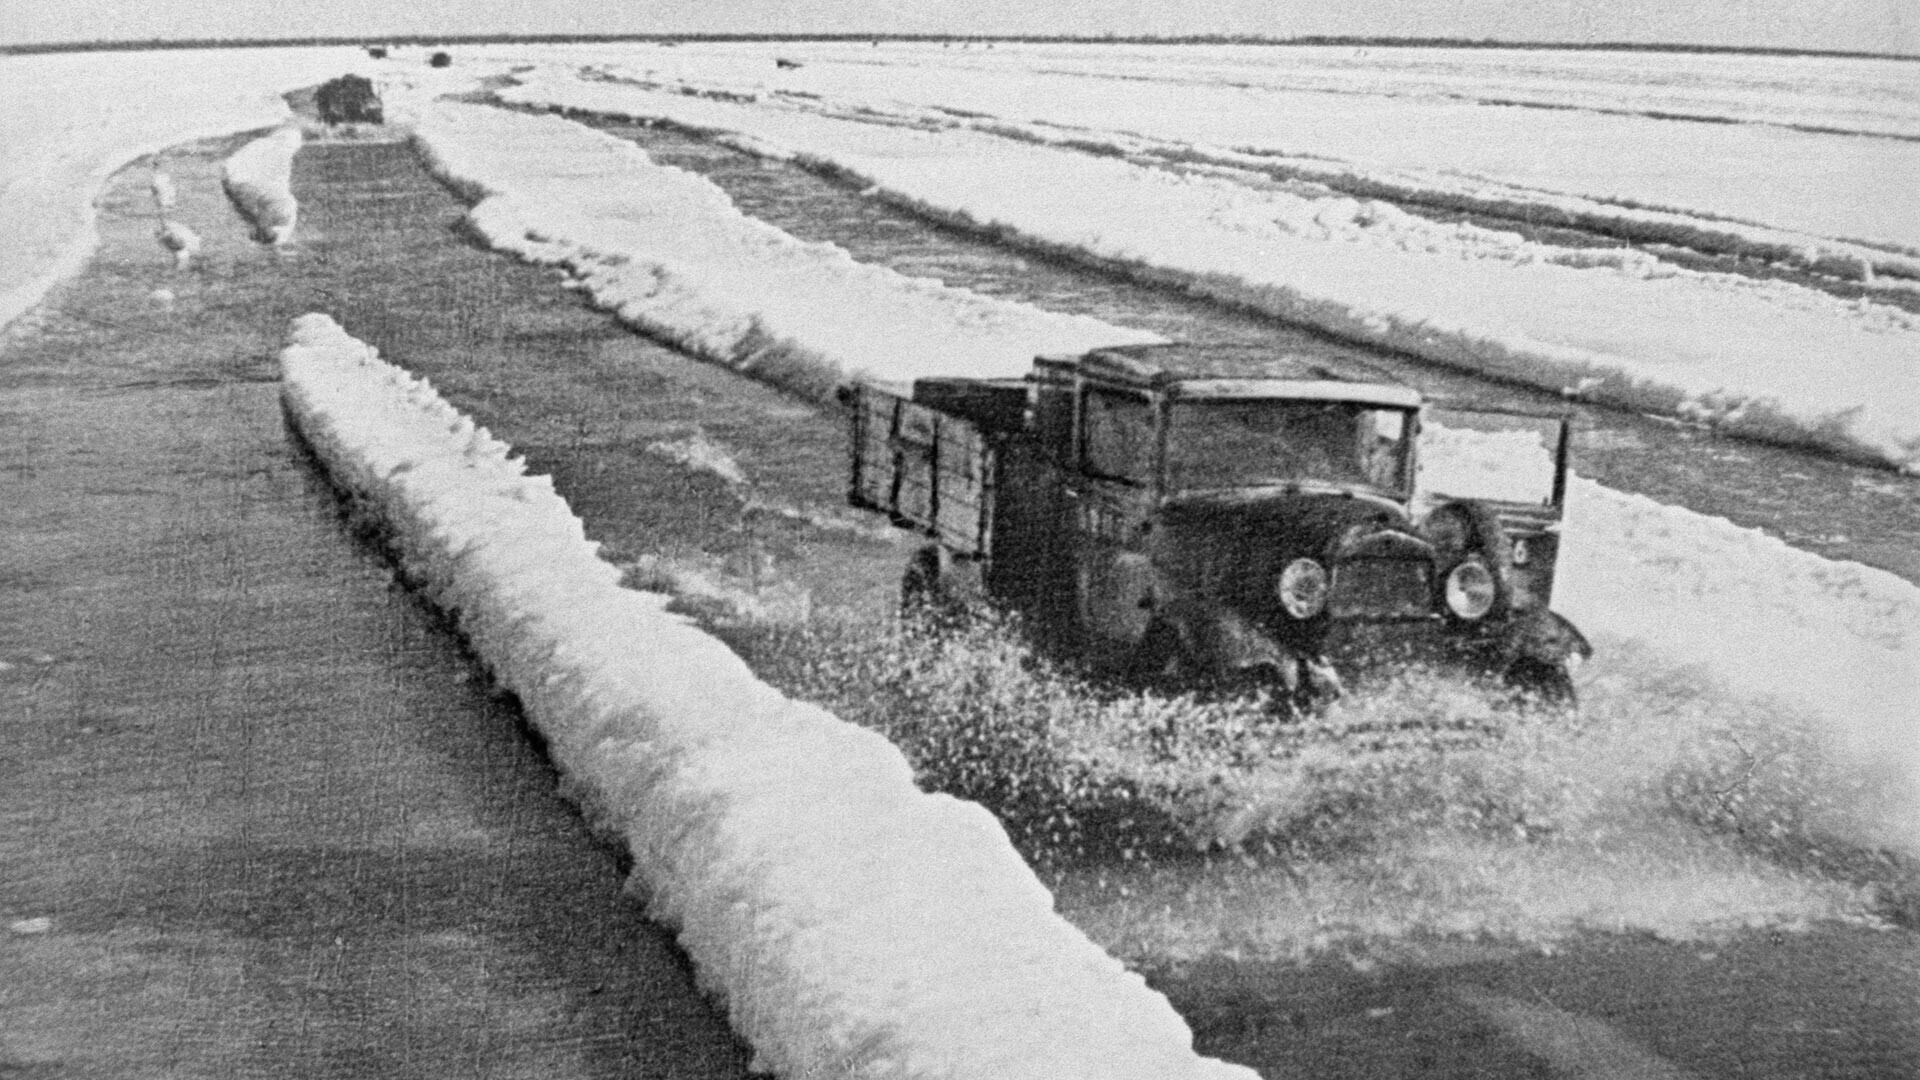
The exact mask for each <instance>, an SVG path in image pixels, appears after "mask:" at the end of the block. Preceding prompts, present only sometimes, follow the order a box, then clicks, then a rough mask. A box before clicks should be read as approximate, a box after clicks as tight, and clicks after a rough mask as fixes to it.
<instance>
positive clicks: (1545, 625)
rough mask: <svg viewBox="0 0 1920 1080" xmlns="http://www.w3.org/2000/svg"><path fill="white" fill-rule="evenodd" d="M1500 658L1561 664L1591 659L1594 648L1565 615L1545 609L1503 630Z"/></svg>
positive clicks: (1534, 612) (1529, 613) (1527, 615)
mask: <svg viewBox="0 0 1920 1080" xmlns="http://www.w3.org/2000/svg"><path fill="white" fill-rule="evenodd" d="M1500 655H1501V657H1502V659H1504V660H1506V661H1508V662H1512V661H1515V660H1537V661H1539V662H1540V663H1543V664H1551V665H1558V664H1562V663H1564V662H1566V661H1567V660H1568V659H1570V658H1572V657H1575V656H1577V657H1579V658H1580V659H1582V660H1585V659H1587V658H1588V657H1590V656H1592V655H1593V646H1592V644H1590V643H1589V642H1588V641H1587V636H1586V635H1585V634H1582V633H1581V632H1580V630H1579V628H1578V627H1576V626H1574V625H1573V624H1572V623H1570V622H1568V621H1567V620H1566V618H1565V617H1564V616H1562V615H1561V614H1559V613H1558V612H1554V611H1548V610H1546V609H1545V608H1542V609H1540V610H1537V611H1530V612H1528V613H1526V614H1525V615H1522V616H1520V617H1519V618H1517V619H1515V620H1513V621H1512V622H1511V623H1509V624H1507V626H1506V627H1505V628H1504V629H1503V630H1501V632H1500Z"/></svg>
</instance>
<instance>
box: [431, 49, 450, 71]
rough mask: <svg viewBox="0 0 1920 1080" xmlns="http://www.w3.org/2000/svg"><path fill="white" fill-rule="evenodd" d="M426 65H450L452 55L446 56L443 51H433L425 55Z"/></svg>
mask: <svg viewBox="0 0 1920 1080" xmlns="http://www.w3.org/2000/svg"><path fill="white" fill-rule="evenodd" d="M427 66H428V67H452V66H453V57H451V56H448V55H447V54H446V53H443V52H437V53H434V54H433V55H432V56H429V57H427Z"/></svg>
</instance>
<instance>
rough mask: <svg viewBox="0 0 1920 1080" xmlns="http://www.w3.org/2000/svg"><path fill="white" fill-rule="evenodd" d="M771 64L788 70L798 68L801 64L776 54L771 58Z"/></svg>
mask: <svg viewBox="0 0 1920 1080" xmlns="http://www.w3.org/2000/svg"><path fill="white" fill-rule="evenodd" d="M773 66H774V67H777V68H785V69H787V70H789V71H792V70H796V69H798V68H799V67H801V66H802V65H801V63H800V61H798V60H789V59H787V58H786V57H784V56H776V57H774V58H773Z"/></svg>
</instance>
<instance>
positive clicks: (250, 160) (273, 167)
mask: <svg viewBox="0 0 1920 1080" xmlns="http://www.w3.org/2000/svg"><path fill="white" fill-rule="evenodd" d="M304 140H305V136H304V135H302V134H301V132H300V128H299V127H297V126H295V125H292V124H287V125H283V126H281V127H278V128H275V129H274V130H273V131H272V132H270V133H268V134H266V135H263V136H261V137H260V138H258V139H255V140H253V141H252V142H249V143H247V144H246V145H245V146H242V147H241V148H240V149H238V150H236V151H234V152H233V154H232V156H230V157H228V158H227V160H226V163H225V164H224V165H223V166H222V168H221V180H220V182H221V186H223V187H224V188H226V191H227V197H228V198H229V199H232V200H233V205H234V206H235V207H237V208H239V210H240V213H241V214H242V215H243V216H245V217H246V219H247V220H248V221H250V222H252V223H253V235H254V239H256V240H258V241H260V242H261V243H263V244H273V245H276V246H277V245H280V244H284V243H287V242H288V241H290V240H292V239H293V226H294V222H295V221H296V220H297V219H298V217H299V215H300V204H299V202H298V201H296V200H295V199H294V197H293V155H294V154H296V153H298V152H299V150H300V145H301V143H302V142H303V141H304Z"/></svg>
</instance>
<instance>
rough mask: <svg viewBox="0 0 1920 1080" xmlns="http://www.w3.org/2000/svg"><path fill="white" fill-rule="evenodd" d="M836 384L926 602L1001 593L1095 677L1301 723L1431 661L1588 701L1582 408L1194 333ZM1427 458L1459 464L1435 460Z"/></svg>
mask: <svg viewBox="0 0 1920 1080" xmlns="http://www.w3.org/2000/svg"><path fill="white" fill-rule="evenodd" d="M842 396H843V400H845V401H846V403H847V404H848V405H849V406H850V410H849V411H850V418H851V419H850V423H851V455H850V457H851V482H850V486H849V501H850V502H851V503H852V504H853V505H854V506H856V507H861V508H865V509H868V510H873V511H877V512H879V513H882V514H885V515H887V516H888V517H889V518H890V519H891V520H892V522H893V523H894V524H895V525H897V526H900V527H902V528H905V529H908V530H911V531H913V532H915V533H917V534H919V535H921V536H923V537H925V539H926V543H925V544H924V545H922V546H921V547H920V548H919V549H918V550H917V551H915V552H914V554H913V555H912V557H911V558H910V560H909V562H908V565H907V567H906V568H905V570H904V572H903V574H902V581H901V594H902V604H903V606H904V607H905V608H906V609H908V610H910V611H915V612H923V613H924V612H945V611H950V610H952V609H953V607H954V606H955V605H958V604H963V603H966V602H969V600H970V598H979V599H984V600H986V601H988V602H991V603H993V604H995V605H997V606H1000V607H1004V608H1007V609H1010V610H1012V611H1016V612H1018V613H1019V614H1020V615H1021V617H1022V619H1023V622H1024V624H1025V625H1026V626H1027V627H1028V628H1029V631H1030V632H1031V634H1032V635H1033V636H1034V638H1035V639H1036V640H1037V641H1038V642H1039V643H1040V644H1041V645H1042V647H1043V648H1045V649H1047V650H1049V651H1052V652H1055V653H1058V654H1061V655H1065V656H1068V657H1071V658H1073V659H1074V660H1075V661H1076V662H1079V663H1082V664H1084V665H1085V666H1086V667H1088V668H1089V669H1091V670H1092V671H1094V672H1095V673H1097V674H1100V675H1103V676H1113V677H1116V678H1120V679H1124V680H1127V681H1130V682H1135V683H1140V684H1164V685H1173V686H1207V687H1214V688H1225V689H1237V688H1250V687H1264V688H1266V689H1267V690H1268V691H1269V692H1270V693H1271V695H1272V698H1273V700H1274V701H1276V702H1279V703H1281V705H1282V706H1283V707H1284V708H1285V709H1286V710H1287V711H1288V712H1291V713H1296V714H1297V713H1300V712H1303V711H1306V710H1310V709H1312V708H1314V707H1316V706H1318V705H1319V704H1321V703H1323V702H1325V701H1328V700H1330V699H1332V698H1334V697H1337V696H1339V695H1340V694H1341V693H1342V692H1343V691H1344V689H1345V687H1346V686H1347V684H1348V683H1349V682H1351V681H1352V677H1353V676H1354V674H1355V673H1358V672H1372V671H1375V670H1377V669H1379V668H1381V667H1382V666H1392V665H1396V664H1416V663H1417V664H1429V665H1448V666H1453V665H1464V666H1465V667H1466V668H1468V669H1470V670H1471V671H1472V672H1474V673H1475V674H1477V675H1481V676H1485V677H1489V678H1491V679H1494V680H1498V681H1499V682H1501V683H1504V684H1505V685H1507V686H1510V687H1513V688H1515V690H1516V691H1518V692H1519V693H1521V694H1523V695H1526V696H1529V697H1531V698H1534V699H1537V700H1540V701H1545V702H1552V703H1556V704H1565V705H1571V704H1572V703H1573V701H1574V696H1575V690H1574V681H1573V673H1574V670H1575V668H1576V667H1577V665H1578V664H1579V663H1580V662H1581V661H1582V660H1584V659H1586V658H1587V657H1589V656H1590V655H1591V653H1592V648H1591V646H1590V645H1589V644H1588V642H1587V640H1586V638H1585V637H1584V636H1583V635H1582V634H1581V633H1580V631H1579V630H1578V629H1577V628H1575V627H1574V625H1573V624H1572V623H1571V622H1569V621H1568V620H1567V619H1566V618H1564V617H1562V616H1561V615H1559V614H1558V613H1557V612H1555V611H1553V610H1552V608H1551V607H1550V603H1551V601H1552V597H1553V579H1554V568H1555V563H1556V560H1557V556H1558V553H1559V538H1560V528H1561V524H1562V517H1563V511H1564V506H1565V500H1566V490H1567V465H1568V462H1567V458H1568V452H1569V445H1570V431H1571V416H1570V415H1568V414H1565V413H1562V412H1528V411H1524V410H1513V409H1504V410H1503V409H1489V408H1481V407H1475V406H1460V405H1454V404H1447V403H1439V402H1429V401H1427V400H1425V399H1424V398H1423V396H1422V395H1421V394H1420V393H1419V392H1418V391H1417V390H1415V389H1413V388H1411V387H1408V386H1405V385H1402V384H1400V383H1398V382H1396V381H1394V380H1392V379H1390V378H1387V377H1384V376H1382V375H1380V374H1379V373H1377V372H1373V371H1371V370H1370V369H1363V370H1359V371H1356V370H1354V369H1353V368H1352V367H1351V365H1342V366H1338V367H1336V366H1334V365H1331V364H1328V363H1326V362H1322V361H1319V360H1317V359H1315V358H1313V357H1308V356H1301V355H1296V354H1290V353H1283V352H1276V351H1274V350H1272V349H1267V348H1263V347H1259V346H1253V345H1248V346H1241V345H1224V344H1192V343H1170V344H1159V345H1134V346H1120V347H1113V348H1104V349H1096V350H1093V351H1091V352H1088V353H1085V354H1083V355H1074V356H1041V357H1038V358H1036V359H1035V360H1034V361H1033V366H1032V370H1031V371H1030V372H1029V373H1028V374H1027V375H1026V376H1025V377H1023V378H1010V379H997V378H982V379H969V378H922V379H918V380H915V381H914V382H913V383H912V385H911V386H910V387H889V386H885V385H881V384H879V383H874V382H859V383H855V384H852V385H850V386H848V387H847V388H845V390H843V395H842ZM1423 447H1427V448H1433V447H1440V448H1442V449H1445V450H1448V451H1449V452H1448V453H1444V454H1437V455H1434V461H1433V464H1434V468H1431V469H1427V470H1425V471H1424V472H1423V470H1422V461H1421V451H1422V449H1423ZM1476 455H1477V457H1476ZM1463 456H1464V457H1465V458H1467V459H1471V460H1470V461H1469V465H1470V466H1471V465H1476V464H1477V465H1478V466H1483V468H1480V469H1478V470H1477V471H1476V469H1475V468H1473V467H1461V465H1460V460H1461V459H1462V457H1463ZM1417 479H1418V480H1419V481H1420V482H1419V483H1416V480H1417Z"/></svg>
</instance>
